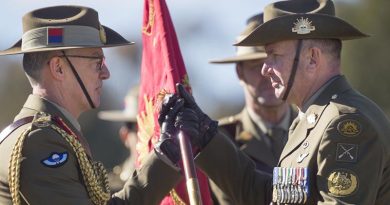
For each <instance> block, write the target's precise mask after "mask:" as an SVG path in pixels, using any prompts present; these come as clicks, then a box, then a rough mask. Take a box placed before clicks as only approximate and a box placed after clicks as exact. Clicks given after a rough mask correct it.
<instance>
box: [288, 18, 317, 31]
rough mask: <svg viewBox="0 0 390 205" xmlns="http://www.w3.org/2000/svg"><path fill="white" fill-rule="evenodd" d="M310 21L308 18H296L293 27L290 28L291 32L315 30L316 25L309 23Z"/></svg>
mask: <svg viewBox="0 0 390 205" xmlns="http://www.w3.org/2000/svg"><path fill="white" fill-rule="evenodd" d="M311 23H312V22H311V21H309V19H308V18H306V19H304V18H303V17H301V18H300V19H297V21H296V22H295V23H294V27H293V28H292V32H295V33H297V34H308V33H310V32H312V31H314V30H316V27H315V26H313V25H311Z"/></svg>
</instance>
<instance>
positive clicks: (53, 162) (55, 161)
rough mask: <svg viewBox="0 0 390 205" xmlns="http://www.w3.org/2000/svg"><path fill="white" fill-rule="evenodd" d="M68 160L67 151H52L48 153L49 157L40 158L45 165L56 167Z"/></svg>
mask: <svg viewBox="0 0 390 205" xmlns="http://www.w3.org/2000/svg"><path fill="white" fill-rule="evenodd" d="M66 161H68V153H67V152H63V153H56V152H53V153H51V154H50V156H49V157H47V158H46V159H42V160H41V163H42V164H43V165H45V166H46V167H50V168H56V167H60V166H62V165H64V164H65V163H66Z"/></svg>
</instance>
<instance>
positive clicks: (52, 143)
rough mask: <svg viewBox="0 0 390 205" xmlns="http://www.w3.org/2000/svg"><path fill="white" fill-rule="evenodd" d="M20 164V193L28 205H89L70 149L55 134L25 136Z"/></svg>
mask: <svg viewBox="0 0 390 205" xmlns="http://www.w3.org/2000/svg"><path fill="white" fill-rule="evenodd" d="M21 160H22V162H21V165H20V169H21V171H20V191H21V195H22V198H23V199H24V200H25V201H27V202H28V203H29V204H41V205H45V204H47V205H49V204H56V205H67V204H86V205H89V204H91V205H92V202H91V200H90V199H89V196H88V193H87V190H86V188H85V186H84V184H83V183H82V181H83V180H82V175H81V174H80V171H79V169H78V162H77V158H76V156H75V155H74V152H73V150H72V148H71V147H70V146H69V145H68V144H67V142H66V141H65V139H63V138H62V136H61V135H59V134H58V133H57V132H55V131H54V130H52V129H50V128H42V129H41V128H40V129H37V130H34V131H32V132H31V133H30V134H29V135H28V136H26V139H25V141H24V144H23V148H22V159H21Z"/></svg>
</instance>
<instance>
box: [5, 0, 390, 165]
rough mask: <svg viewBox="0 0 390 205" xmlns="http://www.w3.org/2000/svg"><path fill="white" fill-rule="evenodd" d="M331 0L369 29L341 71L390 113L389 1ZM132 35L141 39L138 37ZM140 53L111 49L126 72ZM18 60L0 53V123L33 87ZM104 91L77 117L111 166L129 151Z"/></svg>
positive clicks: (347, 52) (347, 47) (135, 69)
mask: <svg viewBox="0 0 390 205" xmlns="http://www.w3.org/2000/svg"><path fill="white" fill-rule="evenodd" d="M335 3H336V9H337V15H338V16H339V17H341V18H343V19H345V20H347V21H348V22H350V23H352V24H353V25H355V26H356V27H357V28H359V29H360V30H361V31H363V32H364V33H367V34H369V35H371V37H370V38H365V39H361V40H352V41H345V42H344V43H343V46H344V47H343V52H342V55H343V56H342V59H343V61H342V69H343V73H345V74H346V76H347V78H348V79H349V80H350V82H351V83H352V84H353V86H354V87H355V88H357V89H358V90H359V91H360V92H362V93H363V94H364V95H366V96H368V97H369V98H371V99H372V100H373V101H375V102H376V103H377V104H378V105H379V106H380V107H381V108H382V109H383V110H385V112H386V113H387V115H388V116H390V92H389V91H390V80H389V79H387V78H388V77H389V76H390V69H389V68H388V67H389V65H390V56H389V54H388V49H390V40H389V36H390V25H389V23H388V22H386V21H387V20H388V19H390V12H389V9H390V1H386V0H376V1H372V0H360V1H359V0H348V1H346V0H343V1H340V0H339V1H337V0H335ZM248 15H250V14H248ZM203 23H207V22H203ZM193 37H195V36H193ZM129 39H131V38H129ZM135 40H136V41H137V42H141V40H140V39H135ZM136 45H137V44H136ZM138 45H140V44H138ZM140 54H141V47H139V46H130V47H123V48H122V49H118V50H115V55H118V56H120V57H121V58H122V59H124V60H125V61H129V63H128V66H129V67H126V68H124V69H128V73H129V75H139V68H140V62H139V61H140V60H141V56H140ZM21 60H22V56H21V55H20V56H14V57H1V58H0V62H1V66H2V67H1V75H0V96H1V97H0V105H1V107H0V113H1V115H0V129H2V128H4V127H5V126H7V125H8V124H9V123H10V122H11V121H12V119H13V117H14V116H15V115H16V114H17V113H18V112H19V110H20V108H21V107H22V106H23V103H24V102H25V100H26V99H27V96H28V94H29V93H30V92H31V88H30V85H29V83H28V81H27V79H26V77H25V75H24V73H23V69H22V65H21ZM130 61H131V62H130ZM188 67H191V65H188ZM114 69H117V68H114ZM204 75H206V74H204ZM190 77H191V76H190ZM115 80H118V79H114V78H112V79H111V81H115ZM196 84H197V83H196V82H193V85H196ZM198 84H199V83H198ZM193 87H194V86H193ZM123 89H128V88H123ZM103 93H104V94H103V96H102V105H101V107H100V108H99V109H97V110H93V111H89V112H86V113H85V114H83V115H82V116H81V118H80V124H81V125H82V129H83V132H84V135H85V137H86V138H87V139H88V142H89V143H90V145H91V148H92V152H93V155H94V157H95V159H96V160H100V161H102V162H103V163H104V164H105V165H106V167H108V168H111V167H113V166H114V165H116V164H118V163H120V162H121V161H123V160H124V159H125V158H126V157H127V156H128V151H127V150H126V149H125V148H124V146H123V145H122V143H121V142H120V140H119V137H118V129H119V127H120V125H121V124H120V123H112V122H105V121H102V120H99V119H98V118H97V112H98V111H99V110H104V109H121V108H122V107H120V106H119V107H118V106H117V104H118V103H115V102H114V101H115V99H116V100H118V96H115V93H113V92H112V91H111V90H110V89H109V88H108V87H107V86H106V87H104V91H103ZM122 97H124V96H122Z"/></svg>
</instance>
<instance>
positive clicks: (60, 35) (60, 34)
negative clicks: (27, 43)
mask: <svg viewBox="0 0 390 205" xmlns="http://www.w3.org/2000/svg"><path fill="white" fill-rule="evenodd" d="M63 41H64V28H62V27H49V28H47V45H51V44H62V43H63Z"/></svg>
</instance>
